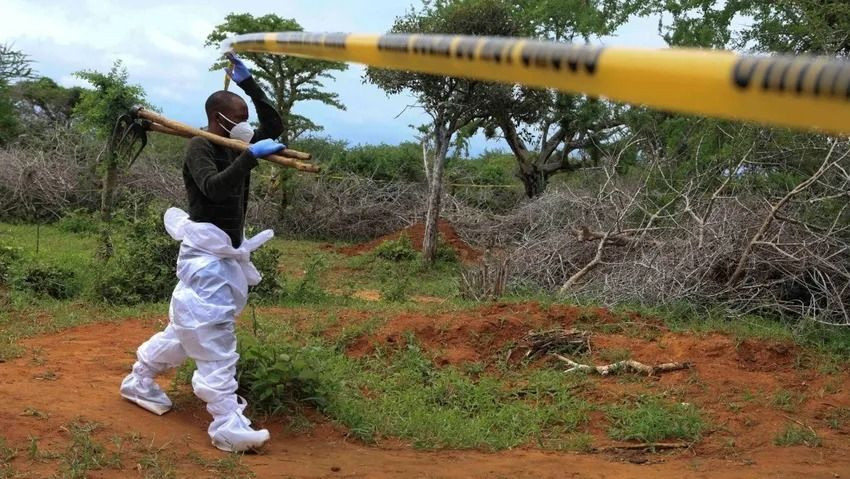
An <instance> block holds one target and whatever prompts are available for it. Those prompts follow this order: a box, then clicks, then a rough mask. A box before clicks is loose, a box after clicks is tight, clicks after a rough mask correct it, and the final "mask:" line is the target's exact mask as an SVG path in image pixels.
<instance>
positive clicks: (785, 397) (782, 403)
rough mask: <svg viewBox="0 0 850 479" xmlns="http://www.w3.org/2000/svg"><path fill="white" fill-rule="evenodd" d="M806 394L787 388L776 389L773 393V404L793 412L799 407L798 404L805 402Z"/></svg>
mask: <svg viewBox="0 0 850 479" xmlns="http://www.w3.org/2000/svg"><path fill="white" fill-rule="evenodd" d="M805 400H806V395H805V394H803V393H797V392H794V391H789V390H787V389H777V390H776V392H775V393H774V394H773V401H772V403H773V406H774V407H776V408H778V409H781V410H783V411H785V412H795V411H797V410H798V409H800V406H801V405H802V404H803V402H805Z"/></svg>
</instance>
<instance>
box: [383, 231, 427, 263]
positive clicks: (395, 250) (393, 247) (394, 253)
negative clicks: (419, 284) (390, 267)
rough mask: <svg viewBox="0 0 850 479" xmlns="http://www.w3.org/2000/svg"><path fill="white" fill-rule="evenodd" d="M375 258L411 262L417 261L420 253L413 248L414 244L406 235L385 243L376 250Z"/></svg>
mask: <svg viewBox="0 0 850 479" xmlns="http://www.w3.org/2000/svg"><path fill="white" fill-rule="evenodd" d="M375 256H377V257H378V258H382V259H385V260H389V261H409V260H412V259H416V257H417V256H419V252H418V251H416V250H415V249H414V248H413V243H412V242H411V241H410V238H409V237H408V236H407V235H406V234H402V235H401V236H399V237H398V239H394V240H388V241H384V242H383V243H381V244H379V245H378V247H377V248H375Z"/></svg>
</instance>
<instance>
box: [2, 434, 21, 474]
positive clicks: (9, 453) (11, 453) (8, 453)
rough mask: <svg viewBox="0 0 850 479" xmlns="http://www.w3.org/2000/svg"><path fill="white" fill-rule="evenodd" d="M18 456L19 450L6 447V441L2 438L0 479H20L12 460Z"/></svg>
mask: <svg viewBox="0 0 850 479" xmlns="http://www.w3.org/2000/svg"><path fill="white" fill-rule="evenodd" d="M17 456H18V450H17V449H14V448H12V447H9V446H8V445H6V439H5V438H3V437H0V479H12V478H15V477H18V474H17V472H16V471H15V469H14V468H13V467H12V459H14V458H15V457H17Z"/></svg>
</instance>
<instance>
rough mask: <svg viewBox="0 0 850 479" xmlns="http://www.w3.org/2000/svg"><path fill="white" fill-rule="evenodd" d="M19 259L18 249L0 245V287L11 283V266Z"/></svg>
mask: <svg viewBox="0 0 850 479" xmlns="http://www.w3.org/2000/svg"><path fill="white" fill-rule="evenodd" d="M20 259H21V253H20V249H19V248H13V247H11V246H4V245H0V285H8V284H9V283H11V281H12V266H13V265H14V264H16V263H17V262H18V261H19V260H20Z"/></svg>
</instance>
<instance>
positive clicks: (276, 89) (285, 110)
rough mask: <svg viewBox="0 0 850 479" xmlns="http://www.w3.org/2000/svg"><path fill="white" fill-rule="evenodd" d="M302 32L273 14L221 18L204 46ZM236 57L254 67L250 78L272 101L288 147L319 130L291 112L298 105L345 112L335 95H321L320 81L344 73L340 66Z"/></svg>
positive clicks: (265, 55) (295, 24)
mask: <svg viewBox="0 0 850 479" xmlns="http://www.w3.org/2000/svg"><path fill="white" fill-rule="evenodd" d="M303 30H304V29H303V28H302V27H301V25H299V24H298V22H296V21H295V19H292V18H281V17H279V16H277V15H275V14H268V15H263V16H261V17H254V16H253V15H251V14H250V13H239V14H236V13H231V14H229V15H227V16H226V17H225V18H224V23H221V24H220V25H217V26H216V27H215V29H214V30H213V31H212V33H210V34H209V36H207V42H206V45H207V46H215V47H217V48H218V47H220V46H221V43H222V42H223V41H224V40H225V39H227V38H228V37H230V36H232V35H236V34H242V33H256V32H291V31H298V32H300V31H303ZM240 56H241V57H243V58H244V59H246V60H248V61H249V62H251V63H253V64H254V66H255V67H254V68H253V69H252V74H253V76H254V78H255V79H256V80H257V82H258V83H259V84H260V86H261V87H262V88H263V90H265V92H266V93H267V94H268V95H269V97H270V98H271V99H272V101H274V103H275V106H276V107H277V109H278V111H279V112H280V114H281V116H282V117H283V133H282V134H281V135H280V140H281V141H282V142H283V143H285V144H287V145H288V144H290V143H292V142H293V141H295V140H297V139H298V138H299V137H300V136H301V135H302V134H304V133H307V132H315V131H320V130H321V129H322V127H321V126H319V125H316V124H315V123H313V122H312V121H310V119H308V118H306V117H304V116H301V115H298V114H296V113H293V112H292V109H293V108H294V107H295V105H296V104H297V103H298V102H304V101H318V102H320V103H323V104H325V105H328V106H331V107H334V108H337V109H339V110H345V105H343V104H342V103H341V102H340V101H339V95H337V94H336V93H333V92H329V91H325V90H324V85H323V84H322V80H328V79H330V80H332V79H333V78H334V77H333V75H332V74H331V72H334V71H344V70H346V69H347V68H348V67H347V66H346V65H345V64H344V63H339V62H328V61H318V60H309V59H305V58H297V57H291V56H283V55H272V54H268V53H244V54H241V55H240ZM223 66H224V64H223V63H216V64H215V65H213V69H220V68H222V67H223Z"/></svg>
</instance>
